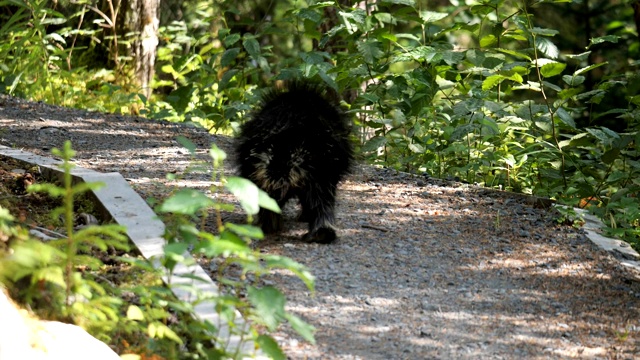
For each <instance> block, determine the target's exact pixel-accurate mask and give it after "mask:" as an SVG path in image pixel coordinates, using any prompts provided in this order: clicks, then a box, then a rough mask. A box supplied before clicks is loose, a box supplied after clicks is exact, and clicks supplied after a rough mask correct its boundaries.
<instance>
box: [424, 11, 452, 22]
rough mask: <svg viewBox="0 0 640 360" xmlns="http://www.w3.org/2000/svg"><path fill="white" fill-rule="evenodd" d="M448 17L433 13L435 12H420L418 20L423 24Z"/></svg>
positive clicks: (446, 14) (441, 13)
mask: <svg viewBox="0 0 640 360" xmlns="http://www.w3.org/2000/svg"><path fill="white" fill-rule="evenodd" d="M447 16H449V14H448V13H443V12H435V11H420V18H421V19H422V21H424V22H425V23H428V22H434V21H438V20H442V19H444V18H446V17H447Z"/></svg>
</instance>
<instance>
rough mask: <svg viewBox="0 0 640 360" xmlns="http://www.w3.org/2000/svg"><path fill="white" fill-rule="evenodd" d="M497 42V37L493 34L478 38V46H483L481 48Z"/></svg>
mask: <svg viewBox="0 0 640 360" xmlns="http://www.w3.org/2000/svg"><path fill="white" fill-rule="evenodd" d="M497 42H498V39H497V38H496V37H495V35H493V34H489V35H486V36H483V37H482V38H481V39H480V47H483V48H485V47H489V46H491V45H493V44H495V43H497Z"/></svg>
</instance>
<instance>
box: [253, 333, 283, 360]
mask: <svg viewBox="0 0 640 360" xmlns="http://www.w3.org/2000/svg"><path fill="white" fill-rule="evenodd" d="M256 343H257V344H258V346H259V347H260V349H261V350H262V351H264V353H265V354H266V355H267V356H269V358H271V359H273V360H286V359H287V356H286V355H285V354H284V352H282V349H280V346H278V343H277V342H276V341H275V340H274V339H273V338H272V337H271V336H269V335H259V336H258V337H257V338H256Z"/></svg>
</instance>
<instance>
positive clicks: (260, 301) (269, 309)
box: [247, 286, 286, 331]
mask: <svg viewBox="0 0 640 360" xmlns="http://www.w3.org/2000/svg"><path fill="white" fill-rule="evenodd" d="M247 298H248V299H249V302H250V303H251V305H252V306H253V308H254V309H255V315H256V317H257V320H258V321H259V322H260V323H262V324H264V325H265V326H266V327H267V328H268V329H269V330H270V331H273V330H275V329H276V327H278V325H279V324H280V323H281V322H282V321H283V320H284V319H285V310H284V305H285V303H286V300H285V298H284V295H282V293H281V292H280V290H278V289H276V288H275V287H273V286H265V287H262V288H257V287H254V286H249V288H248V289H247Z"/></svg>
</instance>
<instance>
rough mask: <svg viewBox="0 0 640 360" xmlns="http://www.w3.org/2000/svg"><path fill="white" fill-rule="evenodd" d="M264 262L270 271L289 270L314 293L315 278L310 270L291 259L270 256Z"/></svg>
mask: <svg viewBox="0 0 640 360" xmlns="http://www.w3.org/2000/svg"><path fill="white" fill-rule="evenodd" d="M264 260H265V261H266V263H267V266H268V268H269V269H273V268H278V269H285V270H289V271H291V272H292V273H294V274H296V276H298V277H299V278H300V280H302V282H304V283H305V285H306V286H307V288H308V289H309V290H310V291H314V288H315V277H314V276H313V275H312V274H311V273H310V272H309V269H308V268H307V267H306V266H304V265H302V264H300V263H299V262H296V261H295V260H293V259H291V258H288V257H285V256H279V255H268V256H266V257H265V259H264Z"/></svg>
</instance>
